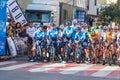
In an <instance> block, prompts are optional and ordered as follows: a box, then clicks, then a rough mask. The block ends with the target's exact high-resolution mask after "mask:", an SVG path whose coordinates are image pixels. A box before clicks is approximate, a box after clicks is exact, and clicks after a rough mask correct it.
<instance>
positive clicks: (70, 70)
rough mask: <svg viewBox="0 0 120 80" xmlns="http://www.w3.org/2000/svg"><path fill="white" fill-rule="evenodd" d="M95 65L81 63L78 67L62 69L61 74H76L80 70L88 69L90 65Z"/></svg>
mask: <svg viewBox="0 0 120 80" xmlns="http://www.w3.org/2000/svg"><path fill="white" fill-rule="evenodd" d="M92 66H93V65H86V64H80V66H77V67H72V68H69V69H66V70H64V71H61V72H60V73H61V74H75V73H78V72H80V71H83V70H86V69H87V68H89V67H92Z"/></svg>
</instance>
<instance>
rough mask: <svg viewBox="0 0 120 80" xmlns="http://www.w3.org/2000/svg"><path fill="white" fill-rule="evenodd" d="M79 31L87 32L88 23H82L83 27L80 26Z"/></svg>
mask: <svg viewBox="0 0 120 80" xmlns="http://www.w3.org/2000/svg"><path fill="white" fill-rule="evenodd" d="M81 31H82V32H85V33H87V32H88V25H87V24H86V23H84V25H83V28H82V30H81Z"/></svg>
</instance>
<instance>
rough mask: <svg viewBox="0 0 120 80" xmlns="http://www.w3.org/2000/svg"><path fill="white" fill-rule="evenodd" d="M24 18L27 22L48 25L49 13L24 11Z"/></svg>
mask: <svg viewBox="0 0 120 80" xmlns="http://www.w3.org/2000/svg"><path fill="white" fill-rule="evenodd" d="M26 18H27V20H28V21H29V20H32V21H33V22H43V23H49V22H50V12H39V11H26Z"/></svg>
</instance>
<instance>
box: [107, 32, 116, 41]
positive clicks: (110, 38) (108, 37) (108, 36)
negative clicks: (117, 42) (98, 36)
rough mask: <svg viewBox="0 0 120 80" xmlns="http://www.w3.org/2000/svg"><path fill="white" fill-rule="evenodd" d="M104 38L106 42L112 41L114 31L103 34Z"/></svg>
mask: <svg viewBox="0 0 120 80" xmlns="http://www.w3.org/2000/svg"><path fill="white" fill-rule="evenodd" d="M105 39H106V41H107V42H108V43H112V42H113V40H114V33H113V32H110V33H107V34H106V35H105Z"/></svg>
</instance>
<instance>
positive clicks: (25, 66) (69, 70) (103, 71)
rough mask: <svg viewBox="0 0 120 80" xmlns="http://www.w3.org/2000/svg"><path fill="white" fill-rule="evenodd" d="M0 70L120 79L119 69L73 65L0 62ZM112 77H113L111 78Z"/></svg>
mask: <svg viewBox="0 0 120 80" xmlns="http://www.w3.org/2000/svg"><path fill="white" fill-rule="evenodd" d="M0 70H18V71H21V70H23V71H28V72H44V73H56V74H72V75H77V76H92V77H107V78H116V79H120V67H118V66H102V65H95V64H89V65H88V64H75V63H72V64H71V63H67V64H62V63H37V62H35V63H30V62H20V61H6V62H0ZM113 76H114V77H113Z"/></svg>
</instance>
